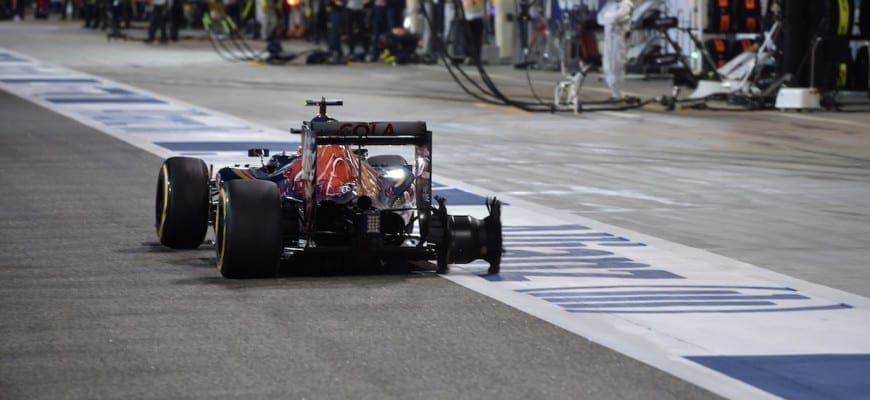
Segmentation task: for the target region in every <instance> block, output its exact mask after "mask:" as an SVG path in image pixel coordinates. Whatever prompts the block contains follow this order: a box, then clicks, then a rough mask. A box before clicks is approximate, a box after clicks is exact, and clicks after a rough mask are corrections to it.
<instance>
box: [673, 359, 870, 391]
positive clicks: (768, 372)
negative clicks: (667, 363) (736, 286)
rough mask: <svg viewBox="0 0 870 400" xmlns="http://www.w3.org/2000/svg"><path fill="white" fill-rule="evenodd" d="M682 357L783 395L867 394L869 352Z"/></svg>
mask: <svg viewBox="0 0 870 400" xmlns="http://www.w3.org/2000/svg"><path fill="white" fill-rule="evenodd" d="M686 359H688V360H691V361H693V362H696V363H698V364H701V365H703V366H705V367H707V368H711V369H714V370H716V371H719V372H721V373H723V374H725V375H728V376H730V377H732V378H734V379H737V380H740V381H743V382H745V383H747V384H750V385H752V386H755V387H757V388H759V389H761V390H764V391H766V392H769V393H772V394H774V395H776V396H780V397H783V398H786V399H792V400H815V399H825V400H836V399H867V398H870V354H810V355H784V356H693V357H686Z"/></svg>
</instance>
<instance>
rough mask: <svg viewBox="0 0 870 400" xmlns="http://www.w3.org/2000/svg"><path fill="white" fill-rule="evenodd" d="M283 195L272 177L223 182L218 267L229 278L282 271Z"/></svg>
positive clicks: (217, 221) (217, 227)
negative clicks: (272, 180)
mask: <svg viewBox="0 0 870 400" xmlns="http://www.w3.org/2000/svg"><path fill="white" fill-rule="evenodd" d="M281 236H282V226H281V197H280V196H279V194H278V186H277V185H275V183H273V182H270V181H259V180H234V181H229V182H226V183H224V184H223V187H222V188H221V192H220V201H219V202H218V210H217V216H216V217H215V240H216V242H217V245H216V247H217V267H218V271H220V273H221V275H223V276H224V277H225V278H233V279H237V278H264V277H269V276H274V275H276V274H277V272H278V267H279V264H280V261H281V252H282V250H283V248H282V247H283V246H282V240H281Z"/></svg>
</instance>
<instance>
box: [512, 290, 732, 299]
mask: <svg viewBox="0 0 870 400" xmlns="http://www.w3.org/2000/svg"><path fill="white" fill-rule="evenodd" d="M529 294H530V295H532V296H535V297H541V298H546V297H567V296H575V295H577V296H579V297H595V296H620V295H622V296H629V295H631V296H648V295H659V294H660V295H689V294H698V295H701V294H740V292H738V291H736V290H636V291H609V292H545V293H529Z"/></svg>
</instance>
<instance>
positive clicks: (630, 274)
mask: <svg viewBox="0 0 870 400" xmlns="http://www.w3.org/2000/svg"><path fill="white" fill-rule="evenodd" d="M529 277H541V278H619V279H686V278H685V277H683V276H680V275H677V274H675V273H673V272H669V271H665V270H661V269H633V270H624V271H619V270H617V271H614V273H606V272H542V271H516V272H515V271H505V270H504V267H502V271H501V273H499V274H488V275H483V276H481V278H483V279H486V280H488V281H490V282H526V281H528V280H529Z"/></svg>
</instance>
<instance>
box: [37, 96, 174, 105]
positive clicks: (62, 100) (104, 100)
mask: <svg viewBox="0 0 870 400" xmlns="http://www.w3.org/2000/svg"><path fill="white" fill-rule="evenodd" d="M46 100H48V101H50V102H52V103H55V104H74V103H81V104H166V102H165V101H163V100H157V99H154V98H151V97H143V98H130V97H96V98H94V97H48V98H46Z"/></svg>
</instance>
